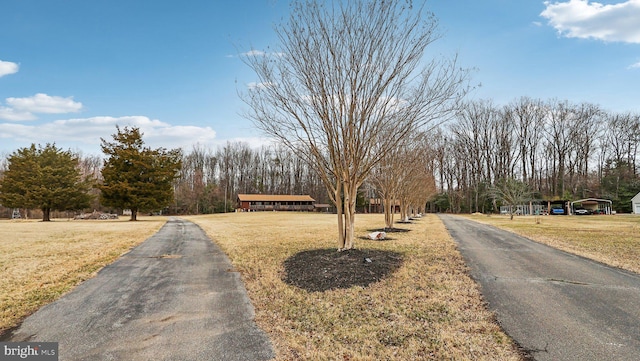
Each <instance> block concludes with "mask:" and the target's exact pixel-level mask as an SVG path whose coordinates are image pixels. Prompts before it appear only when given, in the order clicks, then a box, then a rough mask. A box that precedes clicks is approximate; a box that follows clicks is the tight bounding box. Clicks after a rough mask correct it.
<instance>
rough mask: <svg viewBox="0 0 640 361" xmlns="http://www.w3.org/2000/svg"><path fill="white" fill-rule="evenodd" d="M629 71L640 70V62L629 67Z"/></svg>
mask: <svg viewBox="0 0 640 361" xmlns="http://www.w3.org/2000/svg"><path fill="white" fill-rule="evenodd" d="M628 69H640V62H637V63H635V64H631V65H629V66H628Z"/></svg>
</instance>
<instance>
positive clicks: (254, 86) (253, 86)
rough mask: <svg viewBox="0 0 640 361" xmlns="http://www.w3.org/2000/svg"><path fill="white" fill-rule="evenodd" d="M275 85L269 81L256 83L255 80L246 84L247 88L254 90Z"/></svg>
mask: <svg viewBox="0 0 640 361" xmlns="http://www.w3.org/2000/svg"><path fill="white" fill-rule="evenodd" d="M274 86H276V84H275V83H271V82H266V83H256V82H253V81H252V82H250V83H248V84H247V88H249V90H256V89H265V88H268V87H274Z"/></svg>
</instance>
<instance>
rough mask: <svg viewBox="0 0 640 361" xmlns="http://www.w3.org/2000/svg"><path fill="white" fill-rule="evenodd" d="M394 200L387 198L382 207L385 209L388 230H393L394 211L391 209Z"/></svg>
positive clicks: (385, 223) (385, 222)
mask: <svg viewBox="0 0 640 361" xmlns="http://www.w3.org/2000/svg"><path fill="white" fill-rule="evenodd" d="M392 203H393V200H392V197H385V198H384V199H383V204H382V207H383V208H384V226H385V228H387V229H391V228H393V210H392V208H391V207H393V205H392Z"/></svg>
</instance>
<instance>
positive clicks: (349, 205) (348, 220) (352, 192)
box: [342, 184, 358, 251]
mask: <svg viewBox="0 0 640 361" xmlns="http://www.w3.org/2000/svg"><path fill="white" fill-rule="evenodd" d="M357 192H358V187H357V186H355V185H354V184H345V185H344V225H345V232H344V235H345V239H344V247H342V250H345V251H346V250H349V249H353V248H354V247H355V221H356V195H357Z"/></svg>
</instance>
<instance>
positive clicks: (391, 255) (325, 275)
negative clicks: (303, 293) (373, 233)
mask: <svg viewBox="0 0 640 361" xmlns="http://www.w3.org/2000/svg"><path fill="white" fill-rule="evenodd" d="M402 262H403V259H402V255H401V254H400V253H396V252H391V251H381V250H373V249H352V250H349V251H343V252H338V251H336V249H335V248H330V249H314V250H310V251H303V252H299V253H296V254H295V255H293V256H291V257H289V258H287V259H286V260H285V261H284V269H285V275H284V276H283V281H284V282H285V283H287V284H289V285H292V286H296V287H299V288H302V289H304V290H307V291H309V292H323V291H328V290H332V289H339V288H350V287H353V286H361V287H367V286H368V285H370V284H372V283H375V282H378V281H380V280H381V279H383V278H385V277H386V276H388V275H390V274H391V273H393V272H394V271H395V270H397V269H398V268H400V266H401V265H402Z"/></svg>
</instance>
